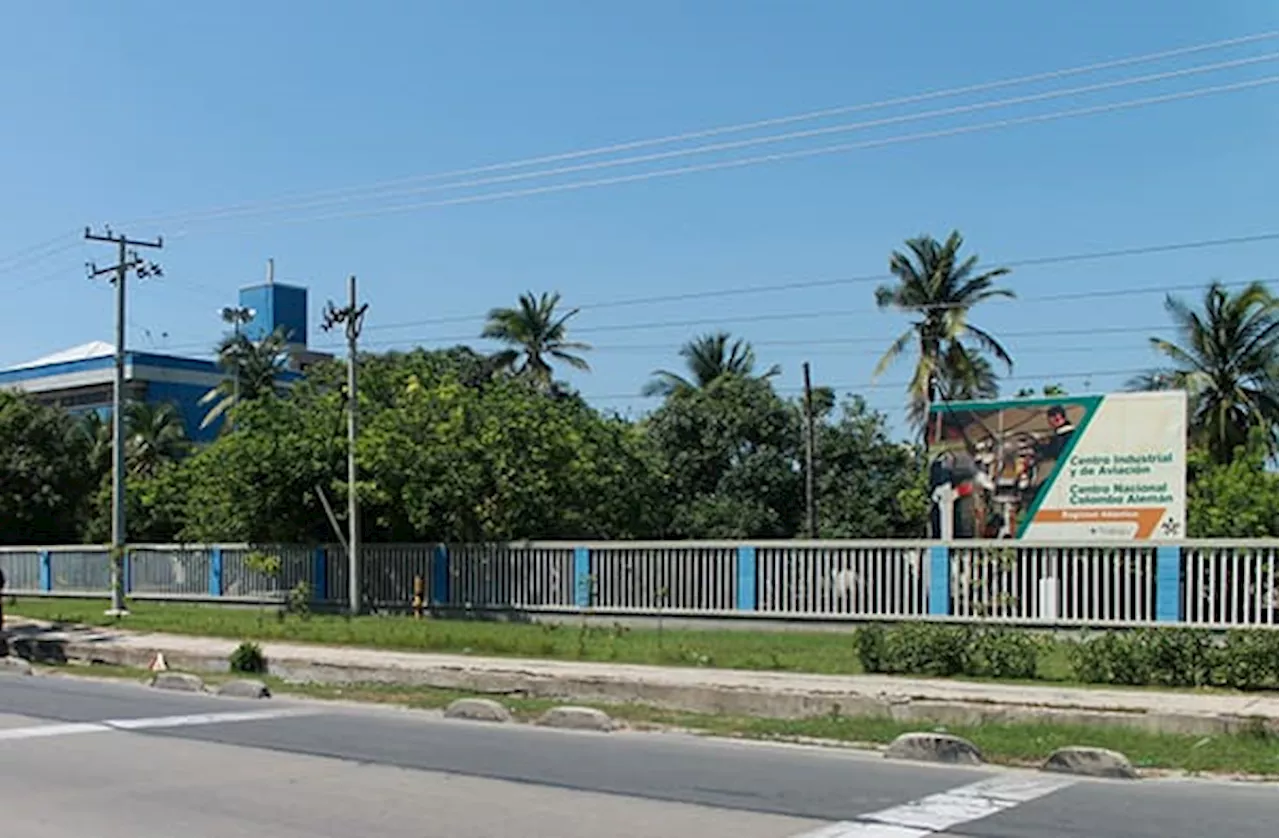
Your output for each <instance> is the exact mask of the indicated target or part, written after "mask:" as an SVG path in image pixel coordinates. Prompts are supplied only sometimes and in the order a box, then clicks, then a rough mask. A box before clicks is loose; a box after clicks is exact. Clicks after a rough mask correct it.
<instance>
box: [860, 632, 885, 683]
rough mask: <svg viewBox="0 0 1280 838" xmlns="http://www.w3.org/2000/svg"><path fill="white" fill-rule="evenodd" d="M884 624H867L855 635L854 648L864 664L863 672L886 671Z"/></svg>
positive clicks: (877, 672) (875, 672) (876, 672)
mask: <svg viewBox="0 0 1280 838" xmlns="http://www.w3.org/2000/svg"><path fill="white" fill-rule="evenodd" d="M884 638H885V628H884V626H875V625H872V626H866V627H865V628H860V629H858V630H857V632H856V633H855V634H854V636H853V648H854V651H855V652H856V653H857V655H858V662H859V663H860V664H862V671H863V672H870V673H872V674H879V673H882V672H884V671H885V670H884Z"/></svg>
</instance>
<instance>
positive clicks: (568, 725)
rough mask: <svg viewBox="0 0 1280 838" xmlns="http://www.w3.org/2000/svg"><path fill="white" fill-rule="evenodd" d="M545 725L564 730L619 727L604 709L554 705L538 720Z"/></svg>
mask: <svg viewBox="0 0 1280 838" xmlns="http://www.w3.org/2000/svg"><path fill="white" fill-rule="evenodd" d="M537 723H538V724H539V725H542V726H543V727H555V728H561V729H563V730H597V731H601V732H607V731H610V730H614V729H616V728H617V724H616V723H615V722H614V721H613V719H611V718H609V714H608V713H605V712H604V711H603V710H597V709H596V708H594V707H569V706H566V707H552V708H551V709H550V710H548V711H547V712H545V713H543V714H542V718H540V719H538V722H537Z"/></svg>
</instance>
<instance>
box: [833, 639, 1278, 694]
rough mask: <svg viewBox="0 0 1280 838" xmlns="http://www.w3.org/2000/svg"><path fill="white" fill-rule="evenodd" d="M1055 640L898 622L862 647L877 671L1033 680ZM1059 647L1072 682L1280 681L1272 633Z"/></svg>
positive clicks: (1266, 684) (1239, 685)
mask: <svg viewBox="0 0 1280 838" xmlns="http://www.w3.org/2000/svg"><path fill="white" fill-rule="evenodd" d="M1050 642H1054V641H1048V640H1043V639H1041V638H1040V637H1039V636H1038V635H1037V634H1036V633H1035V632H1034V631H1031V630H1028V629H1018V628H1006V627H1004V626H967V625H940V624H936V623H897V624H894V625H891V626H883V625H872V626H866V627H864V628H860V629H858V632H857V634H856V636H855V638H854V648H855V650H856V652H857V655H858V660H859V661H860V662H861V664H862V668H863V670H864V671H866V672H870V673H884V674H888V675H933V676H944V677H945V676H953V675H967V676H971V677H982V678H1002V679H1003V678H1010V679H1023V680H1030V679H1034V678H1036V677H1038V676H1039V674H1040V672H1039V663H1040V659H1041V656H1042V653H1043V651H1044V649H1045V646H1046V645H1047V644H1048V643H1050ZM1056 642H1058V643H1063V644H1066V646H1067V654H1068V659H1069V663H1070V667H1071V677H1072V679H1073V680H1076V681H1081V682H1084V683H1089V684H1114V685H1118V686H1131V687H1144V686H1160V687H1202V686H1218V687H1230V688H1232V689H1238V690H1264V689H1272V690H1274V689H1276V685H1277V680H1278V678H1277V668H1278V667H1277V663H1278V660H1280V658H1278V656H1277V649H1278V645H1277V644H1278V638H1277V637H1276V633H1275V632H1273V631H1270V630H1267V629H1241V630H1236V631H1231V632H1227V633H1226V635H1225V636H1223V635H1221V633H1219V632H1215V631H1213V630H1210V629H1193V628H1183V627H1170V628H1144V629H1117V630H1112V631H1103V632H1098V633H1096V634H1091V635H1087V636H1085V637H1083V638H1082V639H1080V640H1079V641H1076V642H1071V641H1065V640H1062V641H1056Z"/></svg>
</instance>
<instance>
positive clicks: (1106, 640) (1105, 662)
mask: <svg viewBox="0 0 1280 838" xmlns="http://www.w3.org/2000/svg"><path fill="white" fill-rule="evenodd" d="M1143 646H1144V644H1143V643H1142V641H1141V640H1140V639H1139V637H1138V631H1107V632H1103V633H1102V634H1098V635H1095V636H1093V637H1085V638H1083V639H1081V640H1080V641H1079V642H1078V643H1075V644H1074V645H1072V647H1071V652H1070V658H1071V671H1072V675H1073V676H1074V678H1075V680H1077V681H1083V682H1084V683H1086V684H1122V685H1127V686H1141V685H1143V684H1147V683H1149V682H1150V673H1149V665H1148V656H1147V655H1146V654H1144V650H1143Z"/></svg>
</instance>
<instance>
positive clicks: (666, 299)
mask: <svg viewBox="0 0 1280 838" xmlns="http://www.w3.org/2000/svg"><path fill="white" fill-rule="evenodd" d="M1278 238H1280V233H1261V234H1258V235H1252V236H1234V237H1230V238H1220V239H1201V240H1200V241H1191V242H1172V243H1168V244H1156V245H1146V246H1140V247H1130V248H1120V249H1115V250H1095V251H1092V252H1083V253H1067V254H1059V255H1055V256H1039V257H1032V258H1025V259H1015V260H1011V261H1007V262H999V263H995V262H992V263H989V264H992V265H994V264H999V265H1002V266H1004V267H1008V268H1020V267H1039V266H1043V265H1054V264H1067V263H1070V262H1085V261H1091V260H1098V259H1114V258H1119V257H1124V256H1148V255H1151V254H1154V253H1166V252H1174V251H1180V250H1196V249H1201V248H1208V247H1223V246H1227V245H1236V244H1249V243H1254V242H1262V241H1274V240H1276V239H1278ZM891 279H893V274H888V273H882V274H870V275H863V276H851V277H839V278H834V279H816V280H799V281H795V282H782V283H775V284H771V285H751V286H747V287H745V288H723V289H717V290H710V291H685V292H681V293H678V294H659V295H655V296H649V297H630V298H625V299H621V300H604V301H601V302H597V303H585V304H583V305H580V306H576V308H577V309H578V310H579V311H598V310H600V309H606V308H622V307H629V306H637V305H651V304H656V303H673V302H686V301H689V300H703V299H714V298H720V297H737V296H746V295H748V294H760V293H764V292H771V291H796V290H800V289H805V288H827V287H832V286H837V285H857V284H864V283H870V282H885V281H888V280H891ZM1201 287H1203V283H1201V284H1200V285H1185V286H1178V287H1176V288H1174V287H1169V286H1164V285H1159V286H1145V287H1142V288H1136V289H1124V290H1117V291H1107V292H1088V293H1087V296H1095V295H1096V294H1099V293H1105V294H1109V295H1120V296H1124V295H1125V294H1145V293H1152V292H1155V291H1171V290H1174V291H1176V290H1184V291H1185V290H1196V289H1198V288H1201ZM1054 298H1055V299H1062V297H1060V296H1056V295H1055V297H1054ZM1022 299H1023V301H1025V300H1026V299H1027V298H1022ZM1030 299H1033V300H1034V299H1044V297H1032V298H1030ZM480 319H483V318H482V315H477V314H458V315H448V316H445V317H432V318H426V319H423V320H402V321H399V322H396V323H382V324H375V325H370V326H369V329H370V331H376V330H386V329H403V328H411V327H415V326H436V325H443V324H448V323H470V322H473V321H476V320H480Z"/></svg>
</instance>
